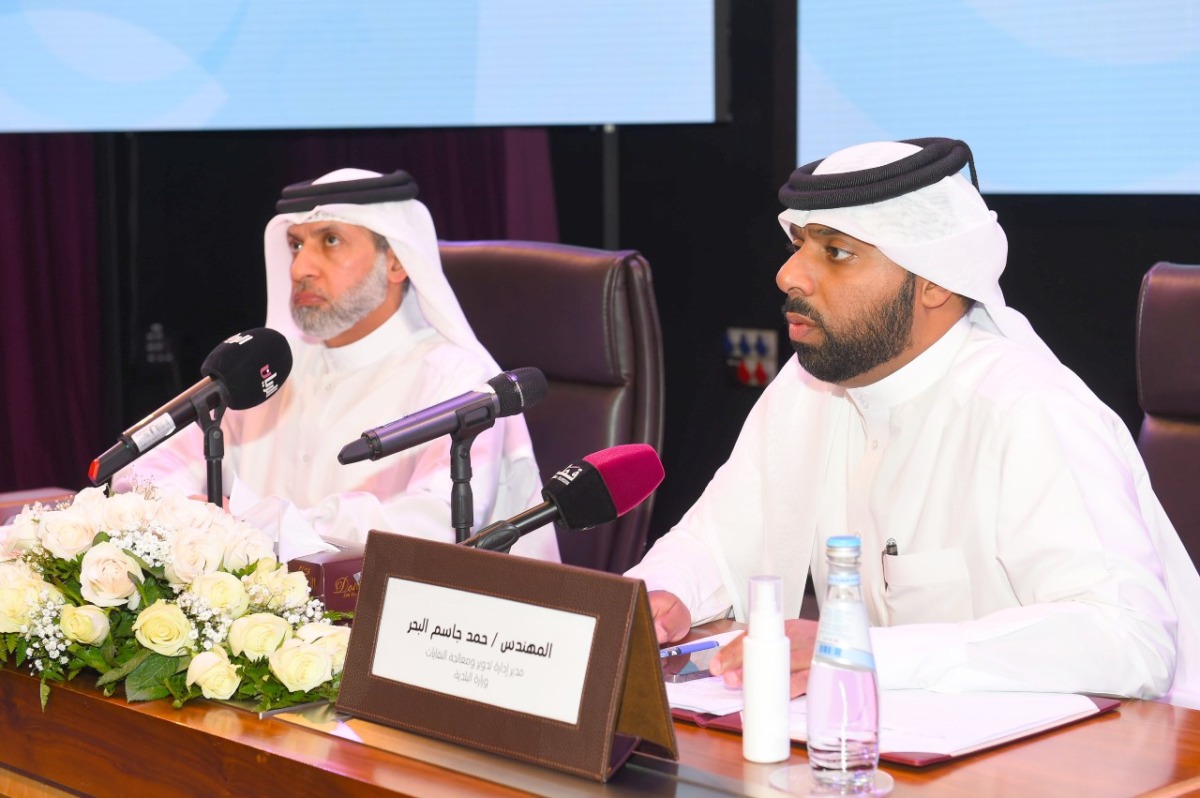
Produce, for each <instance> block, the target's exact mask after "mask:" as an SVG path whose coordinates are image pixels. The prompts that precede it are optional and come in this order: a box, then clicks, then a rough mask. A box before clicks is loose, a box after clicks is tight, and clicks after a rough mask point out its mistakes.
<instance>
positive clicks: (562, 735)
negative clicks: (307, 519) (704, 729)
mask: <svg viewBox="0 0 1200 798" xmlns="http://www.w3.org/2000/svg"><path fill="white" fill-rule="evenodd" d="M337 709H338V711H340V712H345V713H348V714H350V715H354V716H357V717H361V718H365V719H368V720H372V721H375V722H378V723H382V724H385V725H389V726H394V727H396V728H400V729H404V730H406V731H411V732H417V733H420V734H426V735H429V736H431V737H437V738H440V739H443V740H448V741H450V742H455V743H459V744H462V745H466V746H471V747H473V748H477V749H480V750H483V751H488V752H490V753H493V754H499V755H502V756H506V757H511V758H513V759H518V760H523V761H526V762H531V763H534V764H537V765H542V766H545V767H549V768H554V769H557V770H562V771H565V772H568V773H573V774H576V775H579V776H583V777H585V778H589V779H593V780H596V781H601V782H603V781H607V780H608V779H609V777H611V776H612V774H613V773H614V772H615V771H616V770H617V769H618V768H619V767H620V766H621V765H622V764H623V763H624V762H625V760H626V759H627V758H628V757H629V755H630V754H631V753H632V752H633V751H634V750H635V749H636V750H642V751H646V752H647V753H652V754H655V755H658V756H665V757H668V758H670V759H676V758H678V749H677V747H676V743H675V729H674V726H673V724H672V721H671V714H670V709H669V707H668V704H667V696H666V690H665V688H664V686H663V679H662V667H661V663H660V658H659V653H658V645H657V643H656V641H655V637H654V626H653V621H652V620H651V616H650V605H649V602H648V600H647V598H646V589H645V586H644V585H643V583H642V582H641V581H639V580H634V579H628V578H626V577H623V576H617V575H615V574H609V573H605V572H602V571H593V570H589V569H585V568H577V567H574V566H569V565H560V564H557V563H547V562H542V561H539V560H531V559H527V558H524V557H517V556H513V555H508V554H499V553H496V552H491V551H484V550H480V549H474V548H467V547H463V546H456V545H451V544H447V543H434V542H431V541H426V540H420V539H417V538H410V537H402V536H399V535H392V534H389V533H386V532H379V531H376V530H372V531H371V532H370V533H369V535H368V537H367V544H366V550H365V556H364V570H363V575H362V583H361V587H360V593H359V597H358V606H357V610H356V614H355V621H354V626H353V629H352V633H351V637H350V645H349V649H348V651H347V654H346V663H345V670H344V672H343V676H342V687H341V694H340V696H339V698H338V702H337Z"/></svg>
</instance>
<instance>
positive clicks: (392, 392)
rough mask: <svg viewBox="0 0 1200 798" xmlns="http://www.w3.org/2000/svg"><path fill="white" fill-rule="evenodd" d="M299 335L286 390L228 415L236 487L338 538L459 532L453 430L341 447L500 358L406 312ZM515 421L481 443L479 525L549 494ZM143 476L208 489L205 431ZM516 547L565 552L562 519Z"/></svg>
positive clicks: (480, 381)
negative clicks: (345, 460)
mask: <svg viewBox="0 0 1200 798" xmlns="http://www.w3.org/2000/svg"><path fill="white" fill-rule="evenodd" d="M289 343H290V344H291V347H292V355H293V360H294V363H293V366H292V372H291V375H290V376H289V377H288V378H287V380H286V382H285V383H284V384H283V387H282V388H281V389H280V390H279V392H278V394H277V395H275V396H273V397H271V398H270V399H268V400H267V401H266V402H264V403H263V404H261V405H258V406H257V407H253V408H250V409H249V410H245V411H241V412H238V411H229V412H227V413H226V414H225V418H224V420H223V423H222V429H223V430H224V432H225V458H224V462H223V472H222V481H223V485H224V488H225V491H226V492H227V493H228V492H229V490H230V488H231V487H232V486H233V484H234V481H235V480H237V481H240V482H241V483H244V484H245V485H246V486H247V487H248V488H249V489H250V490H251V491H252V492H253V493H255V494H257V495H258V496H260V497H281V498H282V499H284V500H286V502H288V503H290V504H293V505H295V507H297V508H299V511H300V516H301V517H302V518H303V519H304V520H306V521H307V522H308V523H309V524H311V526H312V529H313V530H314V531H315V532H317V533H318V534H320V536H321V537H323V538H326V539H331V540H336V541H346V542H350V543H361V542H363V541H364V540H365V538H366V534H367V532H368V531H369V530H371V529H381V530H385V531H389V532H396V533H400V534H405V535H411V536H415V537H421V538H426V539H429V540H441V541H446V542H453V540H454V530H453V528H452V527H451V510H450V499H451V487H452V482H451V477H450V439H449V437H448V436H447V437H443V438H439V439H436V440H434V441H431V442H429V443H426V444H422V445H420V446H415V447H413V448H411V449H407V450H404V451H402V452H399V453H397V454H394V455H391V456H388V457H384V458H381V459H379V460H375V461H364V462H359V463H353V464H350V465H341V464H340V463H339V462H338V460H337V455H338V452H339V451H341V448H342V447H343V446H345V445H346V444H347V443H349V442H351V441H353V440H356V439H358V437H359V436H360V435H361V434H362V433H363V431H364V430H367V429H371V428H373V427H376V426H379V425H381V424H386V423H388V422H390V421H393V420H395V419H397V418H399V417H400V416H404V415H408V414H410V413H413V412H416V411H418V410H422V409H424V408H427V407H430V406H432V405H434V404H437V403H439V402H442V401H445V400H447V399H450V398H453V397H455V396H459V395H461V394H463V393H466V392H467V391H473V390H478V389H479V388H480V387H481V386H483V385H484V383H485V382H486V381H487V380H488V379H489V378H491V377H494V376H495V371H494V366H492V365H491V364H490V363H489V362H488V361H487V360H485V359H484V358H483V357H482V356H481V355H480V354H477V353H475V352H473V351H470V350H467V349H465V348H463V347H460V346H456V345H454V344H452V343H450V342H449V341H447V340H446V339H445V338H444V337H442V336H441V335H440V334H439V333H438V332H437V331H435V330H434V329H433V328H432V327H429V326H421V325H420V324H419V323H418V322H414V321H412V320H411V319H410V318H409V317H408V316H406V314H405V313H403V312H398V313H395V314H393V315H392V317H391V318H390V319H388V321H387V322H385V323H384V324H383V325H382V326H380V327H379V328H378V329H376V330H374V331H373V332H372V333H370V334H369V335H367V336H366V337H364V338H362V339H361V340H359V341H356V342H354V343H352V344H348V345H346V346H342V347H336V348H329V347H325V346H323V345H320V344H312V343H307V342H304V341H301V340H297V339H293V340H290V341H289ZM513 424H519V425H523V424H524V420H523V419H522V418H521V417H520V416H513V417H509V418H501V419H498V420H497V421H496V424H495V426H494V427H492V428H491V429H489V430H487V431H485V432H483V433H481V434H480V435H479V436H478V437H476V439H475V441H474V442H473V443H472V445H471V448H470V454H471V466H472V472H473V474H472V479H471V482H470V485H471V492H472V500H473V505H474V521H475V525H474V528H475V529H478V528H480V527H482V526H483V525H484V524H486V523H490V522H491V521H492V520H498V519H504V518H509V517H511V516H513V515H516V514H518V513H520V512H522V511H524V510H526V509H528V508H529V507H531V506H533V505H535V504H538V503H540V502H541V495H540V488H541V486H540V481H539V476H538V473H537V465H536V463H535V461H534V458H533V454H532V452H531V451H529V452H526V456H524V457H520V458H506V457H504V456H503V455H502V451H503V441H504V438H503V436H504V435H505V434H506V432H507V430H508V429H509V425H513ZM131 477H138V478H144V479H147V478H148V479H149V480H151V481H153V482H154V483H155V484H163V485H173V486H176V487H179V488H180V489H181V490H184V491H186V492H188V493H192V494H203V493H205V492H206V487H205V486H206V467H205V461H204V456H203V439H202V437H201V435H200V431H199V429H198V428H197V427H196V426H195V425H192V426H191V427H189V428H188V429H186V430H183V431H181V432H180V433H178V434H177V435H175V436H174V437H173V438H171V439H169V440H168V441H166V442H164V443H163V444H162V445H160V446H158V447H157V448H155V449H152V450H151V451H150V452H148V453H147V454H146V455H145V456H143V457H142V458H141V459H139V460H138V461H136V462H135V463H134V464H133V466H131V467H130V469H127V470H126V471H125V472H123V473H122V474H120V475H118V482H119V483H122V484H123V483H125V482H127V481H128V480H129V479H130V478H131ZM284 517H290V518H294V517H295V516H288V515H286V514H284ZM513 552H514V553H517V554H524V555H526V556H531V557H537V558H540V559H547V560H553V561H556V562H557V561H558V560H559V554H558V542H557V539H556V538H555V534H554V530H553V528H543V529H541V530H537V531H534V532H532V533H530V534H528V535H526V536H525V537H523V538H522V539H521V540H520V541H518V542H517V544H516V545H515V546H514V547H513Z"/></svg>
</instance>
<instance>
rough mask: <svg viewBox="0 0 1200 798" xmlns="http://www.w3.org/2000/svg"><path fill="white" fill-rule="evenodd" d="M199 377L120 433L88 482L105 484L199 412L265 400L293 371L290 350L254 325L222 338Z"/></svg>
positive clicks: (97, 461) (277, 336)
mask: <svg viewBox="0 0 1200 798" xmlns="http://www.w3.org/2000/svg"><path fill="white" fill-rule="evenodd" d="M200 373H201V374H203V375H204V378H203V379H201V380H200V381H199V382H197V383H196V384H195V385H193V386H192V387H191V388H188V389H187V390H186V391H184V392H183V393H181V394H179V396H176V397H175V398H174V399H172V400H171V401H170V402H167V403H166V404H165V405H163V406H162V407H160V408H158V409H157V410H155V411H154V412H153V413H151V414H150V415H148V416H146V417H145V418H144V419H142V420H141V421H139V422H138V423H136V424H134V425H133V426H132V427H130V428H129V429H127V430H125V431H124V432H122V433H121V437H120V439H119V440H118V441H117V442H116V444H114V445H113V446H112V447H111V448H110V449H109V450H108V451H106V452H105V453H104V454H102V455H100V456H99V457H97V458H96V459H95V460H93V461H92V464H91V466H90V467H89V468H88V478H89V479H90V480H91V481H92V484H93V485H99V484H100V483H101V482H105V481H107V480H108V478H109V477H111V476H112V475H113V474H115V473H116V472H117V471H120V470H121V469H122V468H124V467H125V466H127V465H129V464H130V463H132V462H133V461H134V460H136V459H137V458H138V457H141V456H142V455H143V454H145V453H146V452H148V451H150V450H151V449H153V448H154V447H155V446H157V445H158V444H160V443H162V442H163V441H164V440H166V439H167V438H169V437H171V436H172V435H174V434H175V433H176V432H177V431H178V430H180V429H182V428H183V427H186V426H187V425H188V424H191V423H192V422H193V421H195V420H196V419H197V418H198V417H199V414H200V413H207V412H209V411H211V410H216V409H217V408H218V407H229V408H232V409H234V410H245V409H247V408H250V407H254V406H255V405H259V404H262V403H263V402H265V401H266V400H267V399H269V398H270V397H271V396H272V395H273V394H274V393H275V392H276V391H278V390H279V386H281V385H283V381H284V380H286V379H287V378H288V375H289V374H291V373H292V348H291V347H290V346H288V342H287V339H286V338H284V337H283V336H282V335H281V334H279V333H278V332H276V331H275V330H272V329H269V328H267V327H256V328H255V329H253V330H247V331H246V332H243V333H238V334H236V335H233V336H230V337H229V338H226V339H225V340H224V341H222V342H221V343H219V344H217V346H216V348H215V349H213V350H212V351H211V352H209V353H208V357H206V358H204V363H203V365H201V366H200Z"/></svg>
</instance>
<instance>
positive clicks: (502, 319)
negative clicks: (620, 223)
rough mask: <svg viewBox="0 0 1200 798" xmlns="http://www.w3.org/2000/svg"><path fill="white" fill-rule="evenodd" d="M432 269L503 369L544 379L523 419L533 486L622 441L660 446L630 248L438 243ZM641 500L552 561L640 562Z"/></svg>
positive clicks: (658, 381) (648, 294) (647, 317)
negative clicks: (529, 369)
mask: <svg viewBox="0 0 1200 798" xmlns="http://www.w3.org/2000/svg"><path fill="white" fill-rule="evenodd" d="M441 255H442V264H443V266H444V268H445V271H446V277H447V278H448V279H449V281H450V285H451V286H452V287H453V288H454V291H455V293H456V294H457V295H458V300H459V303H460V304H461V305H462V308H463V312H464V313H465V314H466V316H467V320H468V321H470V323H471V326H472V327H473V328H474V329H475V334H476V335H477V336H478V338H479V340H480V341H481V342H482V343H483V344H484V346H486V347H487V348H488V350H489V351H490V352H491V354H492V356H493V357H494V358H495V359H496V361H497V362H498V363H499V364H500V366H501V367H502V368H505V369H510V368H519V367H523V366H533V367H536V368H539V369H541V370H542V371H543V372H544V373H545V375H546V379H547V381H548V383H549V391H548V393H547V396H546V398H545V399H544V400H543V401H542V402H541V403H540V404H538V405H537V406H535V407H533V408H531V409H530V410H529V411H528V412H526V414H525V417H526V420H527V422H528V424H529V434H530V436H531V437H532V439H533V448H534V452H535V454H536V455H537V459H538V465H539V466H540V467H541V469H542V477H543V479H546V478H549V476H550V475H551V474H553V473H554V472H555V471H557V470H558V469H560V468H562V467H563V466H565V465H567V464H568V463H571V462H573V461H576V460H579V459H580V458H581V457H583V456H585V455H588V454H591V453H593V452H597V451H600V450H602V449H606V448H608V447H610V446H615V445H617V444H622V443H647V444H650V445H651V446H653V447H654V448H655V449H659V450H661V447H662V422H663V367H662V336H661V330H660V327H659V321H658V309H657V306H656V305H655V301H654V287H653V285H652V283H651V279H650V266H649V264H647V263H646V260H645V258H643V257H642V256H641V255H640V254H639V253H637V252H634V251H631V250H624V251H619V252H609V251H606V250H599V249H589V248H585V247H574V246H566V245H560V244H546V243H531V242H522V241H466V242H442V243H441ZM652 499H653V497H651V499H647V500H646V501H645V502H643V503H642V504H640V505H638V506H637V507H636V508H634V509H633V510H631V511H630V512H628V513H626V514H625V515H624V516H622V517H621V518H619V519H617V520H616V521H615V522H613V523H610V524H605V525H603V526H600V527H597V528H595V529H593V530H591V531H588V532H571V533H560V534H559V547H560V549H561V551H562V557H563V562H567V563H571V564H573V565H582V566H586V567H590V568H597V569H601V570H606V571H611V572H614V573H620V572H622V571H624V570H625V569H627V568H629V567H630V566H632V565H633V564H635V563H636V562H637V561H638V560H640V559H641V557H642V554H643V552H644V550H645V546H646V535H647V530H648V528H649V524H650V512H651V509H652Z"/></svg>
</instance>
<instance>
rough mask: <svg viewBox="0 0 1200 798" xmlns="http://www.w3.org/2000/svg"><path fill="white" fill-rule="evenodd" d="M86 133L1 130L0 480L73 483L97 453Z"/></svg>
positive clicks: (95, 292)
mask: <svg viewBox="0 0 1200 798" xmlns="http://www.w3.org/2000/svg"><path fill="white" fill-rule="evenodd" d="M96 224H97V222H96V207H95V175H94V169H93V157H92V137H91V136H90V135H88V134H70V135H0V286H3V288H2V289H0V492H3V491H10V490H22V489H26V488H31V487H39V486H49V485H57V486H61V487H65V488H80V487H83V486H85V485H86V484H88V483H87V479H86V475H87V465H88V463H89V462H90V461H91V459H92V458H93V457H95V456H96V454H97V453H98V450H97V441H98V438H99V431H100V426H101V415H102V407H101V405H102V404H103V402H102V395H101V391H100V372H101V342H100V294H99V279H98V275H97V272H98V268H97V257H96Z"/></svg>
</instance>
